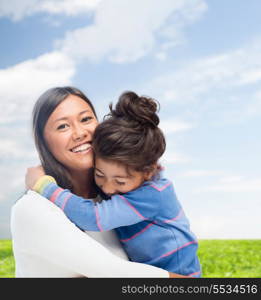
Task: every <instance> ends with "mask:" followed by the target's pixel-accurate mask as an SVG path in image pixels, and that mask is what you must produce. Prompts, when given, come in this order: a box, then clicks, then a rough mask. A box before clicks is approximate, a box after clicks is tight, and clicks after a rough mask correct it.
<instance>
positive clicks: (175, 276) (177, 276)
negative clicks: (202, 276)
mask: <svg viewBox="0 0 261 300" xmlns="http://www.w3.org/2000/svg"><path fill="white" fill-rule="evenodd" d="M169 278H193V277H190V276H185V275H181V274H177V273H172V272H169Z"/></svg>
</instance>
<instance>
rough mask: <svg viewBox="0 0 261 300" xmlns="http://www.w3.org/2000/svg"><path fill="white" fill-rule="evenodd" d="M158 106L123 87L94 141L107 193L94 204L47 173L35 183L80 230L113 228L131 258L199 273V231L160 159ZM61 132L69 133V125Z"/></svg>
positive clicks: (97, 167)
mask: <svg viewBox="0 0 261 300" xmlns="http://www.w3.org/2000/svg"><path fill="white" fill-rule="evenodd" d="M157 109H158V106H157V103H156V101H155V100H153V99H151V98H148V97H139V96H138V95H136V94H135V93H133V92H125V93H123V94H122V95H121V96H120V98H119V101H118V103H117V105H116V107H115V109H113V107H112V105H110V114H109V115H108V116H107V118H106V119H105V120H104V121H103V122H102V123H101V124H99V125H98V127H97V129H96V130H95V133H94V136H93V142H92V148H93V150H94V153H95V168H94V178H95V182H96V185H97V187H98V189H99V191H100V195H102V196H103V197H101V196H100V198H99V199H98V200H97V201H96V202H93V201H92V200H88V199H84V198H81V197H78V196H76V195H74V194H72V193H71V192H70V191H69V190H64V189H62V188H60V187H59V186H57V185H56V182H55V180H54V178H52V177H50V176H43V177H41V178H40V179H39V180H38V181H37V182H36V184H35V185H34V188H33V189H34V190H35V191H37V192H38V193H40V194H42V195H43V196H44V197H46V198H48V199H49V200H50V201H52V202H53V203H54V204H56V205H57V206H59V207H60V208H61V209H62V210H63V211H64V213H65V214H66V215H67V217H68V218H69V219H70V220H71V221H72V222H73V223H75V224H76V225H77V226H78V227H79V228H81V229H83V230H91V231H104V230H110V229H115V230H116V232H117V234H118V236H119V239H120V241H121V243H122V244H123V247H124V249H125V251H126V253H127V254H128V256H129V259H130V260H132V261H135V262H141V263H146V264H151V265H154V266H157V267H160V268H163V269H165V270H167V271H169V272H174V273H179V274H183V275H187V276H193V277H200V275H201V270H200V264H199V260H198V257H197V247H198V243H197V240H196V237H195V236H194V234H193V233H192V232H191V231H190V228H189V222H188V219H187V218H186V216H185V214H184V211H183V209H182V207H181V205H180V203H179V201H178V200H177V197H176V195H175V191H174V188H173V185H172V183H171V182H170V181H169V180H168V179H166V178H164V177H163V176H162V172H161V167H160V165H159V163H158V160H159V158H160V157H161V156H162V154H163V153H164V151H165V146H166V143H165V138H164V135H163V133H162V131H161V130H160V129H159V128H158V124H159V117H158V115H157ZM59 130H61V131H63V130H64V131H66V130H67V129H66V124H65V126H60V129H59ZM71 151H73V152H76V153H77V152H79V155H80V153H81V152H84V151H89V146H88V149H86V145H85V144H83V142H79V145H78V146H77V147H75V148H74V149H72V150H71ZM102 198H103V199H104V198H107V200H102ZM108 198H109V199H108Z"/></svg>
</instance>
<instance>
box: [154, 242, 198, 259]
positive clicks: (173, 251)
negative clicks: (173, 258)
mask: <svg viewBox="0 0 261 300" xmlns="http://www.w3.org/2000/svg"><path fill="white" fill-rule="evenodd" d="M197 243H198V242H197V241H192V242H189V243H186V244H184V245H183V246H180V247H178V248H176V249H174V250H171V251H169V252H167V253H165V254H163V255H161V256H160V257H159V258H162V257H166V256H169V255H171V254H173V253H175V252H177V251H179V250H180V249H182V248H185V247H187V246H189V245H191V244H197Z"/></svg>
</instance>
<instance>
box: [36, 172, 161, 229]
mask: <svg viewBox="0 0 261 300" xmlns="http://www.w3.org/2000/svg"><path fill="white" fill-rule="evenodd" d="M33 189H34V190H35V191H36V192H38V193H40V194H41V195H42V196H43V197H45V198H47V199H49V200H50V201H51V202H53V203H54V204H55V205H57V206H58V207H60V208H61V209H62V210H63V211H64V213H65V214H66V216H67V217H68V218H69V219H70V220H71V221H72V222H73V223H74V224H76V225H77V226H78V227H79V228H81V229H83V230H91V231H107V230H111V229H114V228H118V227H121V226H128V225H133V224H136V223H139V222H141V221H144V220H147V219H149V218H151V217H153V216H154V215H155V214H156V213H157V210H158V205H159V202H160V201H158V197H159V193H160V192H158V191H157V190H155V189H153V188H151V187H150V186H143V187H140V188H138V189H136V190H135V191H132V192H129V193H127V194H124V195H114V196H112V197H111V199H110V200H107V201H101V202H100V203H97V202H96V203H94V202H93V201H92V200H90V199H85V198H82V197H79V196H77V195H75V194H72V193H71V192H70V191H69V190H65V189H62V188H60V187H59V186H58V185H57V184H56V183H55V180H54V178H53V177H51V176H43V177H41V178H40V179H39V180H38V181H37V182H36V184H35V186H34V188H33Z"/></svg>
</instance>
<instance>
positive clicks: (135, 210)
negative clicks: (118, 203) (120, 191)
mask: <svg viewBox="0 0 261 300" xmlns="http://www.w3.org/2000/svg"><path fill="white" fill-rule="evenodd" d="M118 196H119V197H120V198H121V199H123V200H124V201H125V202H126V203H127V205H128V206H129V207H130V208H131V209H132V210H133V211H134V212H135V213H136V214H137V215H138V216H139V217H140V218H142V219H144V220H146V218H145V217H143V215H141V214H140V213H139V212H138V211H137V209H136V208H135V207H134V206H132V205H131V204H130V202H129V201H128V200H127V199H126V198H125V197H123V196H122V195H118Z"/></svg>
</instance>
